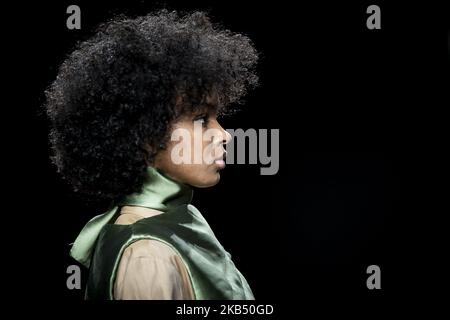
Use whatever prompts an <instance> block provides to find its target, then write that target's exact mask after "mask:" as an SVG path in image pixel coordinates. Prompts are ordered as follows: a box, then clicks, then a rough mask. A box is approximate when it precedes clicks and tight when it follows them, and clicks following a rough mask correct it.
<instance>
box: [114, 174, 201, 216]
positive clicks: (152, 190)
mask: <svg viewBox="0 0 450 320" xmlns="http://www.w3.org/2000/svg"><path fill="white" fill-rule="evenodd" d="M192 194H193V191H192V188H191V187H190V186H188V185H186V184H182V183H179V182H176V181H174V180H173V179H171V178H169V177H168V176H167V175H166V174H165V173H163V172H162V171H161V170H158V169H155V168H153V167H147V175H146V178H145V182H144V185H143V188H142V191H141V192H138V193H133V194H131V195H128V196H126V197H124V198H123V199H122V200H120V201H119V203H118V206H125V205H128V206H140V207H146V208H151V209H155V210H160V211H167V210H170V209H171V208H174V207H176V206H179V205H181V204H189V203H190V202H191V200H192Z"/></svg>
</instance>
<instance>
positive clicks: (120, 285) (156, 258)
mask: <svg viewBox="0 0 450 320" xmlns="http://www.w3.org/2000/svg"><path fill="white" fill-rule="evenodd" d="M114 299H116V300H154V299H156V300H192V299H195V297H194V293H193V289H192V286H191V283H190V278H189V274H188V271H187V269H186V266H185V265H184V263H183V261H182V260H181V258H180V257H179V256H178V255H177V254H176V253H175V251H174V250H173V249H172V248H171V247H169V246H168V245H166V244H164V243H162V242H160V241H157V240H147V239H145V240H139V241H136V242H134V243H133V244H131V245H130V246H129V247H127V249H125V251H124V253H123V255H122V258H121V260H120V262H119V267H118V269H117V274H116V279H115V283H114Z"/></svg>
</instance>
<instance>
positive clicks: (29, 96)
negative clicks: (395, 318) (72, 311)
mask: <svg viewBox="0 0 450 320" xmlns="http://www.w3.org/2000/svg"><path fill="white" fill-rule="evenodd" d="M70 4H77V5H79V6H80V8H81V23H82V25H81V30H68V29H67V28H66V19H67V16H68V15H67V14H66V8H67V6H68V5H70ZM370 4H378V5H379V6H380V7H381V23H382V29H381V30H368V29H367V28H366V19H367V16H368V15H367V14H366V8H367V6H368V5H370ZM161 7H166V8H168V9H176V10H193V9H200V10H208V11H209V12H210V16H211V18H212V19H213V21H215V22H220V23H222V24H223V25H224V26H225V27H227V28H229V29H231V30H233V31H237V32H243V33H245V34H247V35H248V36H249V37H250V38H251V39H252V40H253V41H254V43H255V46H256V48H257V49H258V50H259V51H260V53H261V61H260V65H259V74H260V82H261V85H260V87H259V88H258V89H256V90H255V91H253V92H252V93H251V94H250V95H249V96H248V97H247V99H246V100H247V103H246V104H245V106H244V107H243V108H242V111H241V112H239V113H238V114H237V115H236V116H234V117H233V118H229V119H224V121H223V126H224V127H225V128H243V129H247V128H256V129H258V128H267V129H272V128H277V129H280V169H279V172H278V174H277V175H274V176H261V175H260V174H259V167H260V166H259V165H229V166H228V167H227V168H226V170H225V171H224V173H223V174H222V180H221V183H220V184H219V185H217V186H216V187H214V188H211V189H204V190H195V194H194V200H193V204H194V205H195V206H196V207H198V208H199V209H200V211H201V212H202V213H203V215H204V216H205V217H206V219H207V220H208V222H209V224H210V225H211V227H212V229H213V230H214V232H215V234H216V236H217V237H218V239H219V240H220V241H221V243H222V244H223V246H224V247H225V248H226V249H227V251H229V252H230V253H231V254H232V256H233V261H234V262H235V264H236V265H237V266H238V268H239V269H240V271H241V272H242V273H243V274H244V275H245V276H246V278H247V280H248V282H249V284H250V285H251V287H252V289H253V291H254V294H255V297H256V299H257V300H260V301H263V302H266V303H274V304H276V305H277V306H278V308H279V310H282V311H283V312H287V310H297V309H296V308H301V307H302V306H306V305H307V304H308V303H309V302H310V301H314V302H316V301H317V302H319V303H321V304H322V305H327V304H328V303H330V302H332V301H343V302H345V303H344V306H346V305H348V306H350V307H355V306H357V305H359V306H361V305H365V306H371V307H372V308H375V309H376V308H378V307H380V306H384V305H385V303H386V301H388V300H389V299H391V298H393V297H398V296H401V295H403V294H404V293H405V291H406V288H405V287H402V285H403V284H404V281H405V279H404V278H406V277H407V276H406V274H405V273H404V272H403V271H404V270H405V269H408V268H407V267H406V268H405V266H409V265H410V264H408V263H409V262H408V261H402V260H401V258H402V256H403V255H406V254H405V252H407V251H409V250H410V249H411V246H412V244H411V242H410V240H411V238H410V236H411V234H410V233H411V230H406V229H407V228H406V227H405V226H406V224H407V223H408V222H409V221H410V220H411V219H414V218H413V217H414V216H413V214H412V212H413V211H414V210H416V209H419V208H420V205H421V203H420V202H419V199H418V198H417V197H416V193H414V191H415V190H414V189H415V188H414V187H413V185H414V186H415V185H420V181H421V179H422V177H423V174H422V173H419V172H418V171H417V170H416V167H415V165H412V162H414V163H417V162H420V160H419V161H418V159H420V158H421V156H423V155H424V154H428V155H432V152H433V151H432V146H431V143H430V142H429V141H427V139H426V135H425V134H426V133H428V132H429V131H430V130H429V129H428V128H429V127H428V126H429V125H430V123H429V118H428V115H427V112H428V111H431V112H433V110H434V108H436V107H444V106H445V104H443V102H442V101H441V99H440V98H441V96H440V95H439V92H440V90H441V89H442V88H444V85H443V84H439V81H437V80H438V78H439V75H441V74H443V70H442V69H439V68H437V67H436V65H437V64H436V60H438V59H439V58H441V57H442V56H441V55H440V54H439V53H438V52H439V50H440V49H444V50H445V46H446V45H447V44H446V42H445V39H446V37H448V33H447V31H446V30H447V29H446V28H441V27H442V26H441V23H442V21H447V20H442V18H441V16H440V12H441V9H440V8H437V7H433V6H431V5H429V6H426V5H424V4H420V3H418V4H412V3H410V2H404V3H397V4H396V5H394V4H392V3H385V2H364V1H363V2H359V3H344V2H343V1H341V2H339V3H337V2H336V1H328V2H317V3H315V4H310V3H309V4H306V3H305V4H304V3H301V2H300V3H298V4H296V5H295V6H294V5H293V4H289V3H287V2H282V1H277V2H276V3H274V2H269V3H262V2H259V3H255V4H252V3H250V2H248V3H247V2H245V3H244V2H243V1H226V2H222V3H218V2H212V1H211V2H206V1H204V2H202V1H189V3H183V4H180V3H175V2H173V1H168V2H152V1H132V0H128V1H123V2H117V1H96V2H95V3H93V2H88V1H60V2H58V3H52V4H51V3H43V2H42V3H39V4H36V3H35V4H26V5H25V4H23V7H22V6H21V4H17V5H15V6H14V8H11V9H9V10H8V11H7V13H5V15H6V16H8V15H11V16H10V17H9V18H11V22H9V28H10V29H11V30H14V33H8V32H7V33H8V35H7V36H6V38H4V39H8V41H9V43H11V44H12V46H11V47H12V48H14V50H11V52H10V53H11V54H12V55H13V56H16V58H19V60H20V62H18V63H15V65H14V72H13V75H12V76H11V78H10V79H11V80H10V83H9V84H10V85H12V87H13V89H12V90H13V91H12V93H13V94H14V96H15V100H14V104H13V106H14V108H10V110H12V111H13V112H14V113H17V116H19V119H20V121H19V122H15V123H14V125H13V126H11V129H9V130H8V132H9V133H10V134H11V135H14V136H15V137H16V138H18V143H17V142H16V141H17V140H14V141H15V142H13V143H11V145H10V146H9V145H8V148H10V149H8V150H9V154H15V155H19V157H18V159H17V160H13V161H14V162H15V163H14V165H16V166H17V167H18V169H17V171H16V172H17V173H16V174H15V175H14V179H12V181H11V182H8V183H9V188H10V190H13V192H12V195H11V196H10V197H9V203H11V204H12V205H13V206H14V208H15V213H14V216H13V219H14V220H13V223H12V224H5V226H4V228H5V229H6V230H5V233H8V232H9V231H12V230H14V231H16V230H17V231H18V232H25V233H26V236H20V237H19V239H20V241H14V242H12V243H15V244H17V245H19V242H20V248H21V250H19V251H16V250H14V251H15V253H16V254H17V253H18V255H19V256H20V257H19V258H20V260H16V261H18V262H17V263H15V264H13V265H12V266H11V269H12V270H13V271H14V272H15V273H16V272H18V273H19V274H20V276H19V277H12V279H11V280H13V282H14V284H15V285H14V293H15V295H16V297H18V298H24V299H25V300H28V301H40V300H41V299H44V300H46V301H60V302H64V303H65V304H68V305H69V306H80V305H82V304H83V303H82V291H81V290H74V291H70V290H68V289H67V287H66V278H67V274H66V268H67V267H68V266H69V265H71V264H75V261H73V260H71V258H70V257H69V256H68V252H69V249H70V246H69V244H70V243H71V242H73V240H74V239H75V237H76V236H77V234H78V232H79V231H80V229H81V228H82V226H83V225H84V224H85V223H86V221H87V220H88V219H89V218H90V217H92V216H94V215H96V214H99V213H102V211H103V210H104V208H105V207H104V204H99V205H96V206H92V205H88V204H85V203H82V202H81V201H79V200H78V199H77V198H76V197H74V196H73V194H72V193H71V192H70V188H69V187H68V186H66V185H65V183H64V182H63V181H61V179H60V178H59V177H58V176H57V174H56V170H55V167H54V166H53V165H52V164H51V163H50V161H49V147H48V142H47V134H48V123H47V120H46V118H45V116H44V115H43V114H42V112H41V110H40V105H41V104H42V103H43V101H44V94H43V91H44V90H45V88H46V87H47V86H48V85H49V84H50V83H51V81H52V80H53V79H54V78H55V76H56V73H57V67H58V65H59V64H60V63H61V62H62V61H63V60H64V57H65V55H66V54H67V53H68V52H70V50H71V49H72V48H73V47H74V45H75V44H76V42H77V41H78V40H82V39H85V38H86V37H88V36H89V35H91V34H92V33H93V31H94V30H95V26H96V25H98V24H99V23H101V22H103V21H105V20H106V19H108V18H111V17H112V16H114V15H116V14H119V13H125V14H129V15H140V14H145V13H146V12H149V11H151V10H152V9H155V8H161ZM8 21H9V20H8ZM447 26H448V24H447ZM446 33H447V34H446ZM441 36H442V39H440V40H439V41H435V40H436V38H440V37H441ZM441 40H444V41H441ZM4 41H6V40H4ZM24 88H25V89H24ZM447 105H448V104H447ZM15 115H16V114H15ZM6 122H7V121H6ZM5 124H6V125H7V126H8V125H10V124H8V123H5ZM433 129H435V128H433ZM433 129H431V130H433ZM6 138H8V136H6ZM417 249H418V250H419V248H417ZM19 261H20V262H19ZM371 264H376V265H379V266H380V267H381V272H382V273H381V286H382V289H381V290H378V291H377V290H372V291H371V290H368V289H367V287H366V279H367V276H368V275H367V274H366V268H367V266H369V265H371ZM82 270H83V273H82V276H83V283H84V282H85V281H86V276H87V271H86V270H84V269H82ZM15 273H14V274H15ZM297 311H298V310H297Z"/></svg>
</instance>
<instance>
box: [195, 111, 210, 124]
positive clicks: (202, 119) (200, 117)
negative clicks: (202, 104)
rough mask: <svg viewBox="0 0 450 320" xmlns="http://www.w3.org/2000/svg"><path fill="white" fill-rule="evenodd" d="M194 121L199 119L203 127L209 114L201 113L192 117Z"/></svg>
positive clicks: (207, 120)
mask: <svg viewBox="0 0 450 320" xmlns="http://www.w3.org/2000/svg"><path fill="white" fill-rule="evenodd" d="M194 121H201V122H202V126H203V127H207V126H208V123H209V114H207V113H202V114H199V115H197V116H195V117H194Z"/></svg>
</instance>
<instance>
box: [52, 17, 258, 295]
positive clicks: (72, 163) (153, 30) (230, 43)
mask: <svg viewBox="0 0 450 320" xmlns="http://www.w3.org/2000/svg"><path fill="white" fill-rule="evenodd" d="M257 60H258V54H257V52H256V50H255V48H254V46H253V44H252V42H251V40H250V39H249V38H248V37H246V36H244V35H242V34H239V33H233V32H231V31H229V30H226V29H224V28H222V27H220V26H219V25H216V24H213V23H212V22H211V21H210V19H209V18H208V16H207V15H206V14H205V13H203V12H193V13H188V14H184V15H178V14H177V13H176V12H168V11H165V10H162V11H158V12H154V13H150V14H147V15H145V16H141V17H137V18H126V17H120V18H115V19H113V20H111V21H109V22H107V23H105V24H103V25H101V26H100V27H99V29H98V30H97V32H96V33H95V34H94V35H93V36H92V37H91V38H89V39H88V40H85V41H83V42H81V43H80V44H79V45H78V46H77V48H76V49H75V50H74V51H73V52H72V53H70V54H69V55H68V56H67V58H66V59H65V61H64V62H63V63H62V64H61V66H60V68H59V70H58V75H57V77H56V80H55V81H54V82H53V83H52V84H51V85H50V87H49V88H48V90H47V91H46V98H47V99H46V103H45V108H46V112H47V114H48V117H49V119H50V123H51V132H50V142H51V146H52V161H53V162H54V164H55V165H56V167H57V169H58V172H59V173H60V174H61V176H62V177H63V178H64V179H65V180H66V181H67V182H68V183H69V184H70V185H71V186H72V187H73V189H74V190H75V191H76V192H77V193H79V194H80V195H83V196H86V197H89V198H93V199H99V200H107V201H110V203H111V206H110V208H109V209H108V210H107V211H106V212H105V213H103V214H100V215H98V216H96V217H94V218H92V219H91V220H90V221H89V222H87V224H86V226H85V227H84V228H83V229H82V230H81V232H80V234H79V235H78V237H77V238H76V240H75V242H74V244H73V246H72V249H71V251H70V254H71V256H72V257H73V258H75V259H76V260H77V261H78V262H80V263H81V264H83V265H84V266H86V267H87V268H89V277H88V280H87V285H86V291H85V297H86V299H111V300H129V299H254V295H253V293H252V290H251V288H250V286H249V284H248V283H247V281H246V279H245V277H244V276H243V275H242V274H241V273H240V272H239V270H238V269H237V268H236V266H235V265H234V263H233V262H232V260H231V255H230V254H229V253H228V252H227V251H226V250H225V249H224V248H223V246H222V245H221V244H220V242H219V241H218V240H217V238H216V237H215V236H214V233H213V231H212V230H211V228H210V226H209V225H208V223H207V221H206V220H205V218H204V217H203V215H202V214H201V213H200V212H199V210H197V209H196V208H195V207H194V206H193V205H192V204H191V200H192V196H193V187H198V188H203V187H211V186H214V185H215V184H217V183H218V182H219V180H220V171H221V170H222V169H224V167H225V161H224V160H225V150H224V146H225V144H226V143H228V142H229V140H230V135H229V134H228V133H227V132H226V131H225V130H224V129H223V128H222V127H221V125H220V124H219V122H218V119H217V117H218V116H220V115H223V114H227V113H228V112H229V111H230V110H231V109H230V108H231V106H233V105H235V104H236V103H238V102H240V101H241V98H242V97H243V96H244V95H245V93H246V92H247V91H248V90H249V89H251V88H253V87H255V86H256V85H257V82H258V78H257V75H256V74H255V71H254V70H255V66H256V63H257ZM180 130H181V131H180ZM195 130H200V131H201V133H202V137H200V138H201V140H200V142H199V141H198V140H195V139H198V136H197V138H195V137H196V135H195V134H194V131H195ZM175 132H177V133H178V132H184V133H185V134H183V135H182V137H183V139H181V138H180V135H178V136H176V135H175V134H174V133H175ZM208 133H209V135H208ZM205 135H207V138H205ZM177 137H178V138H177ZM186 137H188V138H186ZM199 147H200V148H199ZM199 159H200V161H198V160H199ZM210 214H213V213H210Z"/></svg>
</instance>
